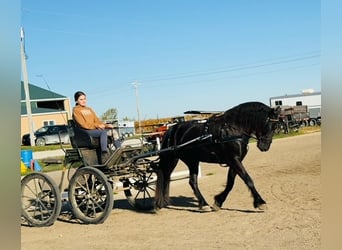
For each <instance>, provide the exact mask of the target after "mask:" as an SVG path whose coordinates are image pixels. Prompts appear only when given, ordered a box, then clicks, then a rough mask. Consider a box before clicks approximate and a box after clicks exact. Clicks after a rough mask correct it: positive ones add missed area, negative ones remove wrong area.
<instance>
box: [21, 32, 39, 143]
mask: <svg viewBox="0 0 342 250" xmlns="http://www.w3.org/2000/svg"><path fill="white" fill-rule="evenodd" d="M20 53H21V69H22V76H23V82H24V90H25V101H26V112H27V118H28V124H29V131H30V142H31V146H35V145H36V144H35V141H34V132H33V121H32V113H31V100H30V93H29V87H28V76H27V66H26V55H25V37H24V29H23V27H21V29H20Z"/></svg>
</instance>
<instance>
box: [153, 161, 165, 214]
mask: <svg viewBox="0 0 342 250" xmlns="http://www.w3.org/2000/svg"><path fill="white" fill-rule="evenodd" d="M164 182H165V181H164V174H163V170H162V169H160V168H159V167H158V168H157V184H156V190H155V196H154V206H155V208H156V209H160V208H162V207H164V206H165V201H164Z"/></svg>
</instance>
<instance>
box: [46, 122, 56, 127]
mask: <svg viewBox="0 0 342 250" xmlns="http://www.w3.org/2000/svg"><path fill="white" fill-rule="evenodd" d="M50 125H56V123H55V121H43V126H50Z"/></svg>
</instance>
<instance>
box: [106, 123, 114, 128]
mask: <svg viewBox="0 0 342 250" xmlns="http://www.w3.org/2000/svg"><path fill="white" fill-rule="evenodd" d="M105 128H114V126H113V124H106V125H105Z"/></svg>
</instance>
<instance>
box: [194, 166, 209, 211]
mask: <svg viewBox="0 0 342 250" xmlns="http://www.w3.org/2000/svg"><path fill="white" fill-rule="evenodd" d="M197 179H198V167H197V171H191V170H190V178H189V184H190V186H191V188H192V190H193V191H194V194H195V196H196V198H197V199H198V206H199V209H200V210H201V211H203V212H207V211H211V208H210V206H209V205H208V203H207V202H206V200H205V199H204V197H203V195H202V194H201V192H200V190H199V188H198V181H197Z"/></svg>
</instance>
